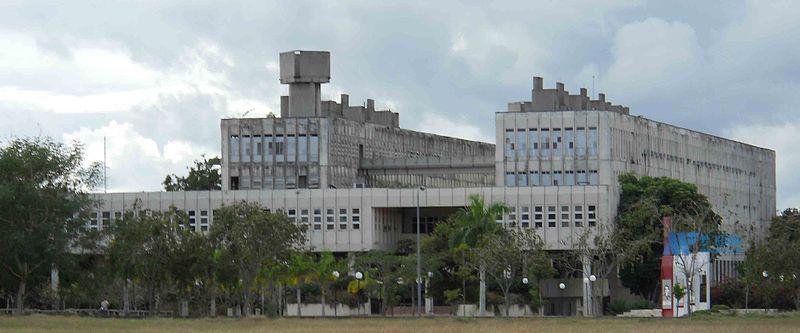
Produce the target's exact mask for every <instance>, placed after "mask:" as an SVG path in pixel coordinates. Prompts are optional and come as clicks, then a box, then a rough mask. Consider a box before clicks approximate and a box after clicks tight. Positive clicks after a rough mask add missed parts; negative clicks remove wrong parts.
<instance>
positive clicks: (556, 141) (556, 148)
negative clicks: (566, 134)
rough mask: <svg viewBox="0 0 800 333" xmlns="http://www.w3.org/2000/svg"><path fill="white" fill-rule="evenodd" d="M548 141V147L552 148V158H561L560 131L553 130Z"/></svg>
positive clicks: (558, 129) (557, 129)
mask: <svg viewBox="0 0 800 333" xmlns="http://www.w3.org/2000/svg"><path fill="white" fill-rule="evenodd" d="M550 137H551V138H552V139H551V140H550V146H551V147H552V148H553V156H561V139H562V138H561V129H560V128H554V129H553V131H552V134H551V135H550Z"/></svg>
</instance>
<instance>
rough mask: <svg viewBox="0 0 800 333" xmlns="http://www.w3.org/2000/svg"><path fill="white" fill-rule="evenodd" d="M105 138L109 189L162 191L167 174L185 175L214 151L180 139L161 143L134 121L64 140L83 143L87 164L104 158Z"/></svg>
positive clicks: (80, 132) (69, 135)
mask: <svg viewBox="0 0 800 333" xmlns="http://www.w3.org/2000/svg"><path fill="white" fill-rule="evenodd" d="M104 138H105V140H106V144H105V149H106V152H105V154H106V163H107V165H108V169H107V173H108V190H109V191H157V190H161V189H162V187H161V185H160V184H161V181H162V180H163V178H164V176H166V175H167V174H170V173H176V174H185V172H186V167H187V166H188V165H190V163H191V162H192V161H193V160H195V159H197V158H199V156H200V155H201V154H204V153H205V154H209V155H210V154H213V153H214V152H208V151H206V150H204V149H203V148H201V147H197V146H194V145H192V144H190V143H187V142H181V141H171V142H168V143H167V144H165V145H163V146H159V144H158V143H157V142H156V141H155V140H153V139H151V138H148V137H145V136H143V135H142V134H140V133H139V132H137V131H136V130H135V129H134V128H133V126H132V125H131V124H129V123H118V122H116V121H111V122H109V123H108V124H106V125H103V126H101V127H98V128H94V129H93V128H85V127H84V128H81V129H80V130H78V131H75V132H71V133H65V134H64V135H63V139H64V141H68V142H69V141H73V140H77V141H79V142H81V143H82V144H83V145H84V147H85V160H86V162H87V164H88V163H92V162H96V161H103V149H104V147H103V139H104Z"/></svg>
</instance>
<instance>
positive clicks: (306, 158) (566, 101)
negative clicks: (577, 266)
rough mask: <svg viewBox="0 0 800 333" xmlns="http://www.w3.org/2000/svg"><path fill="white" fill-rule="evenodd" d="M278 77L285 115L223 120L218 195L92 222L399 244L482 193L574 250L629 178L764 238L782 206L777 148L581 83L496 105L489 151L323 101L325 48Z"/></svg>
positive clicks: (134, 196)
mask: <svg viewBox="0 0 800 333" xmlns="http://www.w3.org/2000/svg"><path fill="white" fill-rule="evenodd" d="M280 80H281V82H282V83H284V84H287V85H289V95H288V96H283V97H282V98H281V116H280V117H274V116H269V117H266V118H243V119H223V120H222V122H221V141H222V155H221V156H222V176H223V190H222V191H201V192H137V193H112V194H98V195H97V196H98V197H100V198H102V205H101V206H100V207H99V208H98V211H97V215H96V218H94V219H93V220H92V221H91V222H89V227H90V228H102V227H103V225H106V224H107V223H110V222H111V220H113V218H114V217H115V216H119V215H120V214H121V212H122V211H124V210H127V209H131V207H133V205H134V203H136V202H139V203H140V204H141V206H142V207H141V208H140V209H142V210H148V209H149V210H166V209H168V208H169V207H170V206H175V207H177V208H178V209H181V210H185V211H187V212H188V215H189V216H190V225H189V227H190V228H194V229H196V230H198V231H205V230H207V229H208V228H209V226H210V225H211V224H212V223H213V221H214V210H215V209H217V208H218V207H220V206H221V205H223V204H232V203H234V202H237V201H241V200H246V201H253V202H258V203H260V204H261V205H263V206H264V207H265V209H270V210H272V211H282V212H285V213H286V214H287V215H288V216H289V217H290V218H292V219H295V220H296V221H297V223H302V224H306V225H308V239H309V244H308V246H309V247H311V248H312V249H314V250H317V251H319V250H330V251H334V252H353V251H368V250H372V249H385V250H392V249H394V248H395V247H396V245H397V242H398V241H399V240H402V239H411V238H412V236H413V235H414V231H415V228H414V225H415V224H414V223H415V210H414V209H415V207H416V206H417V205H419V206H421V207H422V221H423V225H422V231H423V232H430V231H431V230H432V229H433V226H434V225H435V224H436V223H437V222H438V221H440V220H442V219H444V218H445V217H446V216H448V215H449V214H451V213H452V212H454V211H456V210H457V209H458V208H460V207H463V206H465V204H466V203H467V200H468V197H469V195H471V194H479V195H481V196H483V197H484V198H485V199H486V200H487V201H490V202H504V203H506V204H507V205H508V206H510V207H511V212H510V213H509V214H508V215H506V216H503V217H499V218H498V220H497V222H498V223H502V224H503V225H505V226H506V227H509V228H530V229H533V230H535V231H536V232H537V233H538V234H539V235H540V236H541V237H542V238H543V239H544V240H545V242H546V244H547V248H548V249H550V250H565V249H569V248H571V247H572V246H573V240H574V239H576V238H577V237H578V236H579V235H580V234H582V233H583V232H584V230H586V229H587V228H595V227H596V226H598V225H601V224H605V223H611V222H612V221H614V217H615V216H616V208H617V202H618V199H619V193H620V189H619V186H618V184H617V176H619V175H620V174H621V173H623V172H633V173H635V174H638V175H649V176H669V177H672V178H676V179H680V180H683V181H687V182H691V183H694V184H696V185H697V186H698V188H699V189H700V192H702V193H703V194H705V195H707V196H708V197H709V199H710V200H711V202H712V203H713V205H714V208H715V209H716V211H717V212H718V213H719V214H721V215H722V216H723V218H724V221H725V227H726V228H729V229H732V228H734V224H736V223H738V224H743V225H746V226H752V227H753V229H754V230H755V231H756V232H757V233H758V232H763V231H765V230H766V228H767V227H768V225H769V221H770V218H771V217H772V216H773V214H774V213H775V152H774V151H772V150H769V149H764V148H759V147H755V146H752V145H748V144H745V143H741V142H736V141H733V140H728V139H724V138H720V137H717V136H713V135H709V134H704V133H700V132H697V131H692V130H688V129H685V128H680V127H676V126H672V125H668V124H664V123H660V122H657V121H654V120H649V119H646V118H642V117H640V116H632V115H630V112H629V109H628V108H627V107H623V106H619V105H612V104H611V103H609V102H607V101H606V100H605V96H604V94H599V98H598V99H597V100H592V99H591V98H590V97H589V96H587V92H586V89H581V92H580V93H579V94H578V95H570V94H569V93H568V92H567V91H565V90H564V85H563V84H562V83H557V84H556V88H555V89H544V86H543V80H542V78H540V77H534V78H533V89H532V94H531V100H530V101H524V102H514V103H509V104H508V109H507V110H506V111H504V112H497V113H496V116H495V117H496V126H495V132H496V142H498V144H497V145H493V144H490V143H483V142H475V141H469V140H462V139H456V138H451V137H445V136H440V135H434V134H429V133H423V132H417V131H411V130H406V129H402V128H400V127H399V115H398V114H397V113H394V112H392V111H388V110H386V111H377V110H375V103H374V101H372V100H367V102H366V103H364V105H359V106H352V105H350V103H349V97H348V95H341V99H340V101H339V102H335V101H321V97H320V96H321V94H320V91H321V84H322V83H326V82H328V81H329V80H330V55H329V53H328V52H315V51H292V52H286V53H282V54H281V55H280ZM420 186H424V187H425V189H424V190H423V189H421V188H420ZM720 265H721V266H720V269H721V271H727V272H728V273H730V272H732V271H733V268H732V266H730V265H728V266H722V264H720ZM723 268H724V269H723ZM721 274H722V273H721Z"/></svg>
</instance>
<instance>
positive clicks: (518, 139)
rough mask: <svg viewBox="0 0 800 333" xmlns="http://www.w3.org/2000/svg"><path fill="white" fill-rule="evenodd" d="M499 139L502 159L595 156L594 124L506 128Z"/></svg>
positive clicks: (595, 130) (595, 135) (595, 138)
mask: <svg viewBox="0 0 800 333" xmlns="http://www.w3.org/2000/svg"><path fill="white" fill-rule="evenodd" d="M503 141H504V146H503V147H504V148H503V157H504V158H505V160H527V159H529V158H531V159H535V158H539V157H550V156H562V155H563V156H578V157H584V156H597V127H589V128H588V129H587V128H584V127H576V128H574V129H573V128H572V127H565V128H563V130H562V129H561V128H529V129H525V128H518V129H513V128H508V129H506V130H505V136H504V140H503Z"/></svg>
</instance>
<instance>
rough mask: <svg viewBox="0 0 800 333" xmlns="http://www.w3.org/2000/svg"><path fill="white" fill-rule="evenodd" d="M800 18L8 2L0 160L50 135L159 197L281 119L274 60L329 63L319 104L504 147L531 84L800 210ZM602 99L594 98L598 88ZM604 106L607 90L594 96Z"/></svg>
mask: <svg viewBox="0 0 800 333" xmlns="http://www.w3.org/2000/svg"><path fill="white" fill-rule="evenodd" d="M798 15H800V1H719V2H717V1H652V2H651V1H624V2H617V1H603V0H595V1H530V0H524V1H514V2H504V1H463V2H452V1H419V2H417V1H391V2H384V1H350V2H332V1H280V2H272V1H264V0H261V1H225V2H219V1H215V2H206V1H191V2H190V1H179V2H176V1H136V2H129V3H126V2H117V1H113V2H112V1H69V2H64V3H61V4H53V3H50V2H44V1H41V2H39V1H20V2H17V1H13V0H12V1H8V0H6V1H2V2H0V143H2V142H4V141H7V140H9V139H10V138H13V137H21V136H32V135H48V136H52V137H55V138H57V139H59V140H63V141H65V142H72V141H73V140H78V141H80V142H81V143H82V144H83V145H84V146H85V148H86V157H87V159H88V160H95V161H97V160H102V159H103V138H104V137H105V138H106V140H107V164H108V167H109V169H108V189H109V191H142V190H160V189H161V181H162V180H163V178H164V176H165V175H166V174H169V173H177V174H184V173H186V167H187V166H188V165H189V164H190V163H191V161H192V160H194V159H197V158H199V156H200V155H202V154H206V155H208V156H215V155H218V154H219V151H220V132H219V129H220V125H219V119H220V118H223V117H237V116H242V115H245V114H247V116H248V117H253V116H265V115H267V114H268V113H270V112H274V113H279V109H280V96H281V95H286V94H287V92H288V88H287V87H286V86H282V85H280V83H279V82H278V53H279V52H283V51H288V50H295V49H303V50H327V51H330V52H331V67H332V68H331V76H332V78H331V82H330V83H329V84H326V85H323V99H334V100H338V95H339V94H340V93H348V94H350V96H351V97H350V100H351V103H352V104H357V103H361V102H363V101H365V100H366V99H367V98H372V99H375V103H376V107H378V108H390V109H391V110H392V111H396V112H399V113H400V125H401V126H402V127H404V128H410V129H416V130H422V131H430V132H435V133H439V134H444V135H450V136H456V137H462V138H468V139H475V140H482V141H487V142H493V141H494V133H493V130H494V113H495V112H498V111H504V110H505V108H506V105H507V103H508V102H511V101H522V100H530V89H531V77H532V76H543V77H544V80H545V87H546V88H547V87H553V86H554V85H555V81H560V82H564V83H565V85H566V88H567V90H569V91H571V92H573V93H575V92H577V91H578V89H579V88H580V87H587V88H589V89H590V93H594V94H595V95H596V93H598V92H605V93H606V95H607V98H608V100H610V101H612V102H613V103H615V104H623V105H627V106H630V108H631V113H632V114H636V115H641V116H644V117H647V118H650V119H654V120H658V121H663V122H667V123H671V124H674V125H678V126H681V127H687V128H691V129H696V130H700V131H704V132H708V133H711V134H715V135H720V136H724V137H728V138H732V139H735V140H739V141H743V142H747V143H751V144H755V145H758V146H761V147H766V148H770V149H774V150H775V151H776V155H777V167H776V169H777V186H778V208H779V209H781V208H785V207H800V173H797V172H794V170H793V166H795V165H800V153H798V152H797V151H798V150H797V148H796V147H798V146H800V135H797V133H798V132H799V131H800V117H798V115H800V113H799V112H798V111H797V106H798V105H800V94H798V93H797V91H800V65H799V64H800V63H798V59H800V19H797V17H798ZM593 82H594V83H593ZM593 86H594V89H592V87H593Z"/></svg>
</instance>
